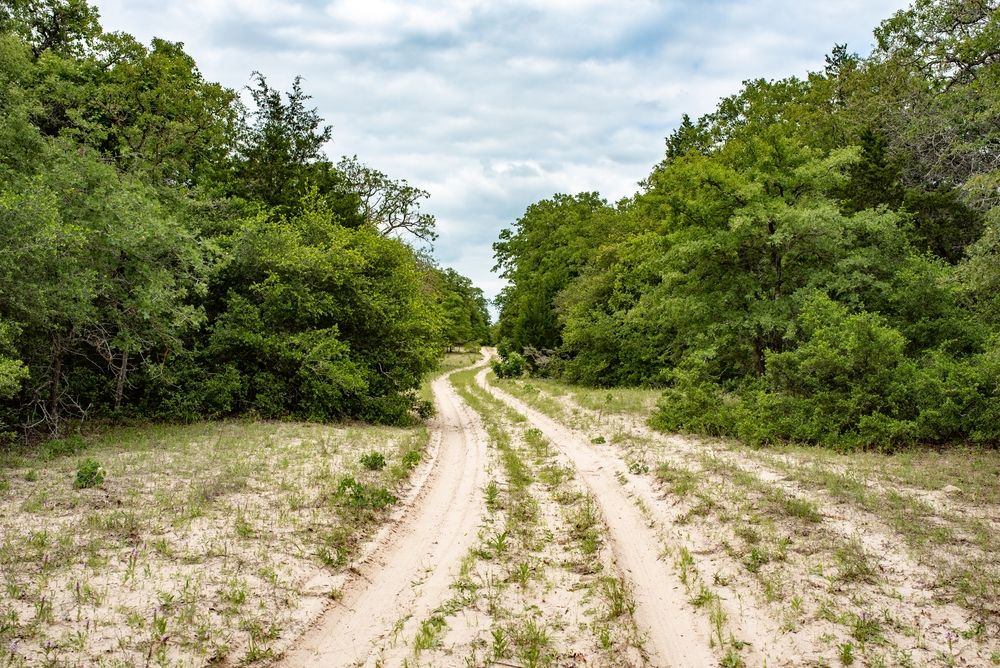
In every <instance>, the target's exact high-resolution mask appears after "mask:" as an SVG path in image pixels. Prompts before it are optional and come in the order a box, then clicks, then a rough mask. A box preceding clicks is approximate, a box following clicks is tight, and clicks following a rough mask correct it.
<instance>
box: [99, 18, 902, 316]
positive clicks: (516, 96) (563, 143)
mask: <svg viewBox="0 0 1000 668" xmlns="http://www.w3.org/2000/svg"><path fill="white" fill-rule="evenodd" d="M92 4H96V6H97V7H98V9H99V10H100V13H101V17H102V23H103V25H104V27H105V29H106V30H109V31H114V30H122V31H125V32H128V33H131V34H132V35H135V36H136V37H137V38H138V39H140V40H141V41H143V42H146V43H148V42H149V41H150V40H151V39H152V38H153V37H154V36H155V37H160V38H163V39H168V40H171V41H177V42H183V43H184V45H185V48H186V50H187V51H188V53H190V54H191V55H192V56H193V57H194V58H195V60H196V61H197V62H198V65H199V68H200V69H201V72H202V74H203V75H204V76H205V78H206V79H208V80H210V81H218V82H221V83H222V84H224V85H226V86H228V87H231V88H234V89H241V88H243V87H244V86H246V85H247V84H249V83H250V75H251V73H252V72H253V71H255V70H256V71H260V72H261V73H262V74H264V76H265V77H266V78H267V80H268V82H269V84H270V85H271V86H272V87H274V88H278V89H280V90H289V89H290V87H291V82H292V79H293V78H294V77H295V76H296V75H302V77H303V88H304V90H305V91H306V92H307V93H309V94H310V95H312V97H313V99H312V103H313V104H314V105H315V106H316V107H317V109H318V110H319V112H320V114H321V115H322V116H323V118H324V119H325V120H326V122H327V123H329V124H331V125H332V126H333V139H332V141H331V143H330V144H329V145H328V146H327V147H326V154H327V155H328V156H329V157H330V158H331V159H333V160H334V161H336V160H337V159H339V157H340V156H342V155H357V156H358V158H359V159H360V160H361V161H362V162H364V163H365V164H368V165H369V166H371V167H374V168H376V169H378V170H380V171H382V172H385V173H387V174H389V175H390V176H391V177H393V178H396V179H406V180H407V181H408V182H409V183H410V184H412V185H414V186H417V187H420V188H423V189H424V190H427V191H428V192H429V193H430V195H431V196H430V198H429V200H427V201H426V202H425V204H424V206H423V209H424V210H425V211H426V212H427V213H431V214H433V215H434V216H435V217H436V219H437V228H438V233H439V239H438V240H437V242H436V243H435V244H434V255H435V257H436V258H437V259H438V261H439V262H440V263H441V264H442V266H446V267H453V268H454V269H455V270H457V271H459V272H460V273H462V274H464V275H466V276H468V277H470V278H471V279H472V280H473V281H474V282H475V283H476V284H477V285H479V286H480V287H481V288H483V290H484V291H485V292H486V293H487V295H488V296H489V297H493V296H494V295H496V293H497V292H498V291H499V290H500V288H501V287H502V286H503V281H502V280H501V279H500V278H499V277H497V276H495V275H494V274H492V273H491V269H492V267H493V264H494V263H493V251H492V248H491V244H492V243H493V242H494V241H495V240H496V238H497V235H498V233H499V232H500V230H501V229H502V228H504V227H510V226H511V225H512V224H513V223H514V222H515V221H516V220H517V218H518V217H520V216H521V214H523V213H524V210H525V209H526V208H527V207H528V205H529V204H531V203H533V202H536V201H538V200H540V199H543V198H546V197H550V196H552V195H553V194H555V193H569V194H573V193H578V192H584V191H598V192H600V193H601V194H602V195H603V196H604V197H605V198H606V199H608V200H609V201H612V202H613V201H616V200H618V199H619V198H621V197H625V196H628V195H631V194H633V193H635V192H636V191H637V190H638V186H637V183H638V182H639V181H640V180H641V179H643V178H645V177H646V176H647V175H648V174H649V172H650V170H651V169H652V167H653V165H655V164H656V163H657V162H659V161H660V160H661V159H662V157H663V153H664V139H665V137H666V136H667V135H669V134H670V132H671V131H672V130H673V129H674V128H675V127H676V126H677V124H678V123H679V121H680V118H681V115H682V114H683V113H688V114H690V115H691V116H692V117H697V116H700V115H702V114H705V113H707V112H710V111H711V110H712V109H714V107H715V105H716V103H717V102H718V100H719V99H720V98H721V97H724V96H727V95H731V94H733V93H736V92H738V91H739V89H740V84H741V82H742V81H744V80H746V79H752V78H758V77H764V78H769V79H770V78H782V77H786V76H792V75H798V76H804V75H805V73H806V72H808V71H816V70H819V69H822V67H823V62H824V61H823V57H824V55H825V54H827V53H829V52H830V50H831V48H832V47H833V45H834V44H835V43H844V42H846V43H847V45H848V48H849V49H850V50H851V51H855V52H858V53H861V54H867V53H868V52H869V51H870V50H871V47H872V42H873V38H872V29H873V28H874V27H875V26H876V25H878V23H879V22H880V21H882V20H883V19H885V18H888V17H889V16H890V15H891V14H892V13H893V12H895V11H896V10H898V9H902V8H903V7H904V6H906V5H907V4H908V3H907V2H905V1H904V0H839V1H837V2H830V1H829V0H827V1H824V2H809V1H805V0H761V1H757V2H749V1H747V0H695V1H687V2H685V1H682V0H547V1H544V2H542V1H529V0H437V1H433V2H432V1H427V0H325V1H324V0H299V1H291V0H282V1H279V0H170V1H169V2H165V1H164V0H97V1H96V2H92Z"/></svg>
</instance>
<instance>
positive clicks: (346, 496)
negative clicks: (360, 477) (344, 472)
mask: <svg viewBox="0 0 1000 668" xmlns="http://www.w3.org/2000/svg"><path fill="white" fill-rule="evenodd" d="M334 496H335V498H336V499H337V500H338V501H339V502H340V503H342V504H344V505H347V506H349V507H351V508H371V509H374V510H382V509H384V508H387V507H389V506H391V505H392V504H394V503H395V502H396V497H395V496H393V495H392V494H391V493H389V491H388V490H387V489H385V488H384V487H369V486H368V485H364V484H362V483H360V482H358V481H357V480H355V479H354V478H351V477H345V478H341V479H340V482H339V483H337V490H336V493H335V495H334Z"/></svg>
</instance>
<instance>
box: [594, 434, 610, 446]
mask: <svg viewBox="0 0 1000 668" xmlns="http://www.w3.org/2000/svg"><path fill="white" fill-rule="evenodd" d="M590 442H591V443H593V444H594V445H604V444H605V443H607V440H606V439H605V438H604V437H603V436H595V437H594V438H592V439H590Z"/></svg>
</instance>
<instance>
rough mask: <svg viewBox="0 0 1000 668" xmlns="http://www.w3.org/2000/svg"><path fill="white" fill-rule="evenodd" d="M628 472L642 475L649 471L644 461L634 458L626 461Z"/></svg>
mask: <svg viewBox="0 0 1000 668" xmlns="http://www.w3.org/2000/svg"><path fill="white" fill-rule="evenodd" d="M628 472H629V473H631V474H632V475H643V474H644V473H649V466H648V465H647V464H646V462H644V461H641V460H639V459H634V460H632V461H630V462H628Z"/></svg>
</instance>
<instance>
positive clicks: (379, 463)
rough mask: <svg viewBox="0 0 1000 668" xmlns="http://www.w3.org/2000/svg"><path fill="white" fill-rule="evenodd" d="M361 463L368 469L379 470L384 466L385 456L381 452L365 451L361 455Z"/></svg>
mask: <svg viewBox="0 0 1000 668" xmlns="http://www.w3.org/2000/svg"><path fill="white" fill-rule="evenodd" d="M361 465H362V466H364V467H365V468H366V469H368V470H369V471H381V470H382V469H384V468H385V456H384V455H383V454H382V453H381V452H374V451H373V452H366V453H365V454H363V455H361Z"/></svg>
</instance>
